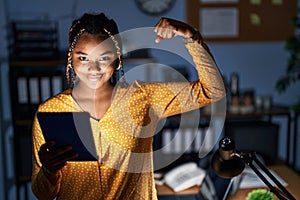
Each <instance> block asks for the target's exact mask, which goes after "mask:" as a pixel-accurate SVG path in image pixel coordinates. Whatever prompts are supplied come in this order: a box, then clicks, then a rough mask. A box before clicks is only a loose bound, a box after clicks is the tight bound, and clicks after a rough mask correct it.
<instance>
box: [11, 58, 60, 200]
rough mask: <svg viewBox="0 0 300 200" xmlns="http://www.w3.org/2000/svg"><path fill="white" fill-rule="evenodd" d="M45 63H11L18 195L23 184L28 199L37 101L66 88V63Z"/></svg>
mask: <svg viewBox="0 0 300 200" xmlns="http://www.w3.org/2000/svg"><path fill="white" fill-rule="evenodd" d="M45 63H46V62H45ZM27 64H28V63H27ZM31 64H32V63H31ZM45 65H46V66H44V65H43V63H38V64H32V65H26V66H24V65H23V66H21V65H14V64H11V66H10V97H11V114H12V125H13V131H14V136H13V144H12V147H13V152H14V155H13V158H14V173H15V183H16V189H17V199H20V192H21V188H22V187H24V195H25V199H28V189H27V183H30V182H31V174H32V134H31V132H32V120H33V118H34V115H35V112H36V111H37V108H38V105H39V104H40V103H41V102H43V101H45V100H46V99H47V98H49V97H50V96H53V95H55V94H57V93H59V92H61V91H62V90H63V89H64V88H65V82H64V76H65V69H64V65H59V64H57V65H52V64H49V63H48V64H45Z"/></svg>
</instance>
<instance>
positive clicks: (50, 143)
mask: <svg viewBox="0 0 300 200" xmlns="http://www.w3.org/2000/svg"><path fill="white" fill-rule="evenodd" d="M55 144H56V142H55V141H53V140H52V141H49V142H46V143H45V144H43V145H42V146H41V147H40V151H42V152H46V151H49V148H50V147H52V146H54V145H55Z"/></svg>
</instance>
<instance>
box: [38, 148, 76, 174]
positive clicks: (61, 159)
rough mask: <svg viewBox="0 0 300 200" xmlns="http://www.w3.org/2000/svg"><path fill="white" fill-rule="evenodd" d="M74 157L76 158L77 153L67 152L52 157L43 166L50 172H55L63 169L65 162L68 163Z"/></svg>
mask: <svg viewBox="0 0 300 200" xmlns="http://www.w3.org/2000/svg"><path fill="white" fill-rule="evenodd" d="M76 157H78V153H76V152H70V151H69V152H66V153H64V154H61V155H59V156H57V157H54V158H52V159H51V160H48V162H47V163H45V164H44V166H45V167H46V168H47V169H49V170H50V171H57V170H60V169H61V168H62V167H64V166H65V165H66V163H67V161H70V160H72V159H74V158H76Z"/></svg>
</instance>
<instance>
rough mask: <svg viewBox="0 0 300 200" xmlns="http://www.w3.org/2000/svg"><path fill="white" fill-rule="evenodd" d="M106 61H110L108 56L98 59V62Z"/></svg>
mask: <svg viewBox="0 0 300 200" xmlns="http://www.w3.org/2000/svg"><path fill="white" fill-rule="evenodd" d="M108 60H110V57H108V56H105V57H101V58H100V59H99V61H108Z"/></svg>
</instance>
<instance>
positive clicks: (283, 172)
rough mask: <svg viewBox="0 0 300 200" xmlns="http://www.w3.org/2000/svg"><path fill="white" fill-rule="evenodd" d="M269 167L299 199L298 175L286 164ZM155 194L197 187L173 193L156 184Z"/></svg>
mask: <svg viewBox="0 0 300 200" xmlns="http://www.w3.org/2000/svg"><path fill="white" fill-rule="evenodd" d="M268 168H269V169H271V170H273V171H275V172H276V173H277V174H278V176H280V177H281V178H282V179H283V180H285V181H286V182H287V183H288V186H287V190H288V191H289V192H290V193H291V194H292V195H293V196H294V197H295V198H296V199H300V190H299V183H300V175H299V174H297V173H296V172H295V171H293V170H292V169H291V168H289V167H288V166H286V165H274V166H270V167H268ZM253 189H256V188H250V189H239V190H238V191H237V192H236V193H235V194H234V195H232V196H230V197H229V200H241V199H245V198H246V197H247V195H248V193H249V192H250V191H252V190H253ZM156 190H157V194H158V195H165V194H195V193H197V192H198V190H199V188H198V187H196V186H195V187H192V188H189V189H187V190H184V191H181V192H180V193H175V192H174V191H172V190H171V189H170V188H169V187H167V186H166V185H157V186H156Z"/></svg>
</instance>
